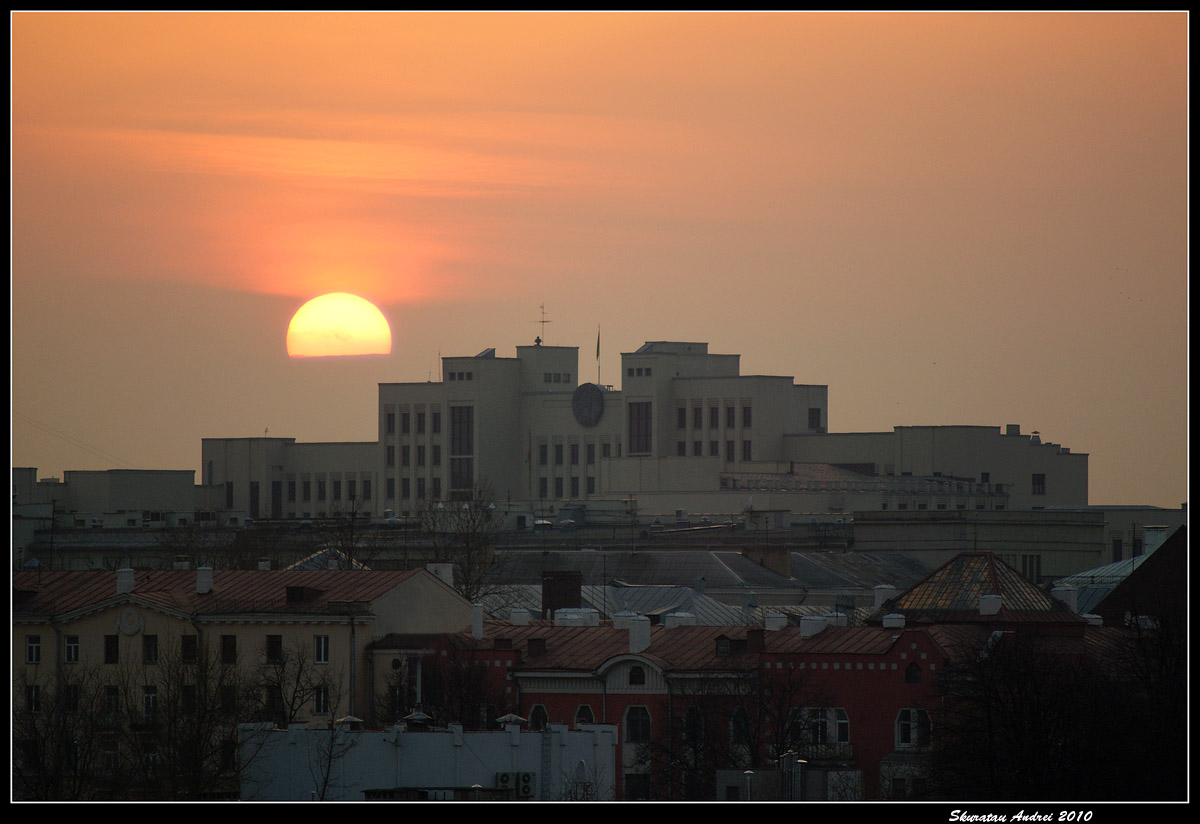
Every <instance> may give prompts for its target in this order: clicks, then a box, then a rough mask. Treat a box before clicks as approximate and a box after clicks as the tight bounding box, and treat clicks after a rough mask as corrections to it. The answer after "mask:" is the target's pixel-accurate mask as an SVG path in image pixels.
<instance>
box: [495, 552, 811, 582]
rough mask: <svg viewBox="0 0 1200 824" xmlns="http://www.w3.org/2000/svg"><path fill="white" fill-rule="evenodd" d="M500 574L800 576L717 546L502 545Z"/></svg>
mask: <svg viewBox="0 0 1200 824" xmlns="http://www.w3.org/2000/svg"><path fill="white" fill-rule="evenodd" d="M496 558H497V563H496V565H495V566H494V568H493V569H494V574H495V576H496V579H497V581H499V582H503V583H506V584H538V585H540V584H541V582H542V572H543V571H555V572H560V571H579V572H581V573H583V581H584V583H590V584H602V583H604V582H606V581H613V580H620V581H626V582H628V583H633V584H657V585H674V584H688V585H691V584H693V583H695V582H696V581H699V580H701V579H703V580H704V584H705V586H708V587H719V588H730V587H775V588H781V589H787V588H794V587H796V586H797V584H796V582H795V581H792V580H790V579H788V578H785V577H784V576H782V575H779V574H778V573H775V572H772V571H771V570H769V569H767V568H766V567H764V566H761V565H760V564H758V563H756V562H755V561H752V560H750V559H748V558H744V557H742V555H741V554H739V553H737V552H714V551H712V550H638V551H636V552H633V551H612V550H588V549H584V550H523V549H510V550H500V551H497V553H496Z"/></svg>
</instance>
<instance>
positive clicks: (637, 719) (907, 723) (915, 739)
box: [529, 704, 932, 747]
mask: <svg viewBox="0 0 1200 824" xmlns="http://www.w3.org/2000/svg"><path fill="white" fill-rule="evenodd" d="M651 720H652V719H651V716H650V709H649V708H648V707H646V706H644V705H641V704H634V705H631V706H629V707H627V708H626V710H625V719H624V724H623V727H624V740H625V741H626V742H627V743H630V744H644V743H647V742H648V741H650V734H651ZM548 723H549V715H548V713H547V712H546V708H545V706H544V705H542V704H535V705H534V706H533V708H532V709H531V710H530V712H529V728H530V729H531V730H539V731H540V730H545V729H546V725H547V724H548ZM593 723H595V715H594V714H593V712H592V707H591V705H590V704H580V705H579V708H578V709H576V711H575V718H574V725H575V727H576V728H578V727H579V726H580V725H581V724H593ZM703 726H704V714H703V712H702V711H701V709H700V708H699V707H689V708H688V712H687V714H686V717H685V719H684V733H685V735H687V737H689V738H694V739H698V738H700V736H701V734H702V731H703ZM789 727H790V729H789V737H790V738H791V740H792V742H793V743H795V744H804V745H808V744H811V745H827V744H849V743H850V716H849V714H848V713H847V712H846V710H845V708H843V707H796V708H794V709H793V710H792V711H791V713H790V717H789ZM749 728H750V722H749V717H748V716H747V714H746V710H745V708H744V707H737V708H735V710H734V713H733V719H732V721H731V723H730V733H731V736H732V738H733V739H734V741H733V743H734V744H735V745H741V746H745V745H746V744H747V742H748V741H749V738H750V737H749V734H748V732H749ZM931 739H932V725H931V723H930V720H929V713H928V712H927V711H926V710H923V709H916V708H905V709H902V710H900V711H899V712H898V713H897V715H896V719H895V743H896V746H897V747H928V746H929V745H930V742H931Z"/></svg>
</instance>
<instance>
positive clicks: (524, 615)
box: [508, 609, 529, 627]
mask: <svg viewBox="0 0 1200 824" xmlns="http://www.w3.org/2000/svg"><path fill="white" fill-rule="evenodd" d="M508 622H509V623H510V624H512V625H513V626H515V627H523V626H525V625H527V624H528V623H529V610H527V609H514V610H513V611H512V612H510V613H509V614H508Z"/></svg>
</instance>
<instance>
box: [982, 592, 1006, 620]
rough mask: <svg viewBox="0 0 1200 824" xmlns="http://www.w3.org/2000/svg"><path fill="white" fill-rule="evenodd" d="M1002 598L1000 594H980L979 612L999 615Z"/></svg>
mask: <svg viewBox="0 0 1200 824" xmlns="http://www.w3.org/2000/svg"><path fill="white" fill-rule="evenodd" d="M1002 600H1003V599H1002V598H1001V597H1000V596H999V595H980V596H979V614H980V615H999V614H1000V605H1001V602H1002Z"/></svg>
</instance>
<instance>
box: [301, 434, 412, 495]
mask: <svg viewBox="0 0 1200 824" xmlns="http://www.w3.org/2000/svg"><path fill="white" fill-rule="evenodd" d="M391 448H392V447H390V446H389V447H388V449H391ZM405 448H406V449H407V447H405ZM422 448H424V447H422ZM390 465H391V464H389V466H390ZM405 465H406V466H407V464H405ZM328 484H329V485H328V486H326V481H324V480H318V481H317V500H318V501H324V500H325V495H326V492H327V491H330V492H332V495H330V500H334V501H340V500H342V482H341V481H340V480H334V481H330V482H328ZM296 488H297V485H296V482H295V481H288V482H287V499H288V502H289V503H295V502H296ZM299 488H300V500H302V501H304V502H306V503H307V502H308V501H311V500H312V499H313V482H312V481H309V480H304V481H301V482H300V484H299ZM359 491H360V486H359V484H358V481H356V480H354V479H347V480H346V500H348V501H353V500H357V499H358V494H359ZM361 491H362V500H364V501H369V500H371V481H370V479H369V478H363V479H362V486H361Z"/></svg>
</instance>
